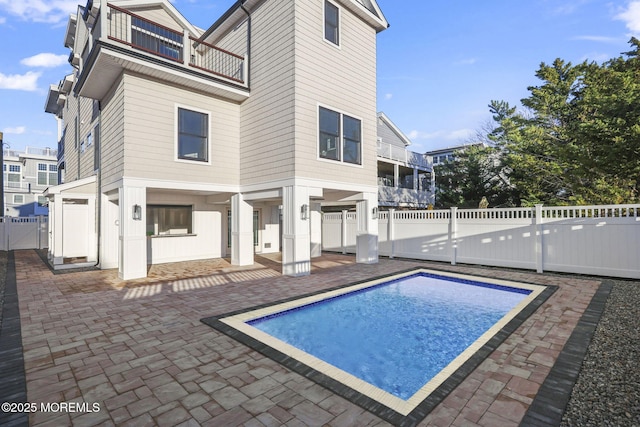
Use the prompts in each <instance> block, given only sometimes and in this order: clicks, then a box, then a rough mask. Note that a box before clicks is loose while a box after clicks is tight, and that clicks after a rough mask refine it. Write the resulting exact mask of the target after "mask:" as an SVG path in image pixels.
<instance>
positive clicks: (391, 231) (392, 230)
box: [387, 208, 396, 258]
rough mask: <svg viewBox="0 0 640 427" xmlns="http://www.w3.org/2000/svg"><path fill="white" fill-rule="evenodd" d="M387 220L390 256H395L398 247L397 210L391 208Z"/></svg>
mask: <svg viewBox="0 0 640 427" xmlns="http://www.w3.org/2000/svg"><path fill="white" fill-rule="evenodd" d="M388 215H389V219H388V222H387V239H388V240H389V258H393V254H394V252H395V249H396V247H395V246H396V210H395V209H394V208H391V209H389V212H388Z"/></svg>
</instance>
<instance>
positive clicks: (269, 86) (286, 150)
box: [240, 0, 296, 184]
mask: <svg viewBox="0 0 640 427" xmlns="http://www.w3.org/2000/svg"><path fill="white" fill-rule="evenodd" d="M251 33H252V45H251V96H250V98H249V99H248V100H247V101H245V102H244V103H243V104H242V121H241V133H240V136H241V146H240V153H241V154H240V155H241V158H242V163H241V183H242V184H253V183H259V182H268V181H273V180H278V179H284V178H289V177H292V176H293V175H294V150H295V142H296V141H295V138H294V130H295V128H294V118H295V116H294V96H295V92H294V86H293V79H294V71H293V67H294V64H293V60H294V57H293V49H294V38H293V37H294V2H292V1H290V0H271V1H267V2H265V3H263V4H262V6H261V7H259V8H258V9H256V10H255V11H254V12H253V13H252V28H251Z"/></svg>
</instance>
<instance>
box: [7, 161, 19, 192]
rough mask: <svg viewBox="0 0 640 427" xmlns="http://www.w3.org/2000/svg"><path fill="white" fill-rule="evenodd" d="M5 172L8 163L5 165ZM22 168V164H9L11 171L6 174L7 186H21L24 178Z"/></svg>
mask: <svg viewBox="0 0 640 427" xmlns="http://www.w3.org/2000/svg"><path fill="white" fill-rule="evenodd" d="M3 170H4V172H6V171H7V165H6V164H5V165H3ZM21 172H22V168H21V167H20V165H9V172H8V173H7V174H6V179H5V183H6V184H5V186H7V187H10V188H20V181H21V180H22V173H21Z"/></svg>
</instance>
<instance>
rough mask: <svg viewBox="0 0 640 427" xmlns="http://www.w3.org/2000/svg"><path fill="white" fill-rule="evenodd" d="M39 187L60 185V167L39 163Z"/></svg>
mask: <svg viewBox="0 0 640 427" xmlns="http://www.w3.org/2000/svg"><path fill="white" fill-rule="evenodd" d="M37 182H38V185H58V166H57V165H47V164H45V163H38V181H37Z"/></svg>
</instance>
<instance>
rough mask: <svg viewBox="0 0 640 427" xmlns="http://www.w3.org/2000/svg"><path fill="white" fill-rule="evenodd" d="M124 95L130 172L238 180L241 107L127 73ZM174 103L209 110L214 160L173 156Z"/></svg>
mask: <svg viewBox="0 0 640 427" xmlns="http://www.w3.org/2000/svg"><path fill="white" fill-rule="evenodd" d="M125 96H126V98H125V113H124V117H125V140H126V143H125V166H124V168H125V170H124V173H125V175H126V176H131V177H138V178H148V179H163V180H172V181H183V182H203V183H220V184H230V185H236V184H237V183H238V179H239V174H238V169H239V160H238V139H239V132H238V129H239V122H240V119H239V106H238V105H236V104H232V103H229V102H226V101H222V100H219V99H216V98H213V97H211V96H207V95H204V94H200V93H195V92H191V91H187V90H183V89H180V88H178V87H174V86H170V85H168V84H166V83H163V82H156V81H153V80H149V79H147V78H141V77H138V76H134V75H128V74H127V75H125ZM176 104H179V105H181V106H184V107H185V108H193V109H194V110H197V111H200V110H201V111H206V112H208V113H209V115H210V126H211V128H210V133H209V134H210V137H211V148H210V150H211V151H210V153H209V156H210V158H211V164H203V163H199V162H188V163H186V162H179V161H176V160H175V138H176V129H175V115H176Z"/></svg>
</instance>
